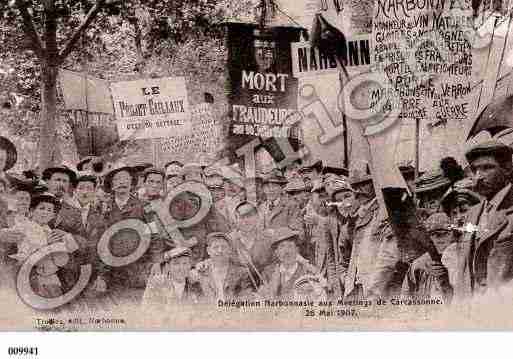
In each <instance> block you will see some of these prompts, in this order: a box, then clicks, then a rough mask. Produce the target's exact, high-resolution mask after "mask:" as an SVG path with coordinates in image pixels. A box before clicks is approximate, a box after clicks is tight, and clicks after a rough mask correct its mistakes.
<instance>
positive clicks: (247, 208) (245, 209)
mask: <svg viewBox="0 0 513 359" xmlns="http://www.w3.org/2000/svg"><path fill="white" fill-rule="evenodd" d="M234 212H235V213H237V214H238V215H239V216H240V215H242V216H245V215H247V214H248V213H251V212H256V213H258V207H257V206H256V205H255V204H253V203H251V202H249V201H241V202H240V203H239V204H237V205H236V206H235V209H234Z"/></svg>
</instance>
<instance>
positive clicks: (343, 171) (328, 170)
mask: <svg viewBox="0 0 513 359" xmlns="http://www.w3.org/2000/svg"><path fill="white" fill-rule="evenodd" d="M322 174H323V175H328V174H334V175H337V176H345V177H347V176H349V171H348V170H347V168H343V167H332V166H325V167H323V168H322Z"/></svg>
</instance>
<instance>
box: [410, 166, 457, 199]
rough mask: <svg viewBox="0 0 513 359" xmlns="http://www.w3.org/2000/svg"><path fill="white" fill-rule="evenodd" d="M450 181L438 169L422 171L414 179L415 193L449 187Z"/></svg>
mask: <svg viewBox="0 0 513 359" xmlns="http://www.w3.org/2000/svg"><path fill="white" fill-rule="evenodd" d="M450 185H451V181H450V180H449V179H448V178H447V177H445V176H444V175H443V173H442V171H441V170H440V169H435V170H431V171H428V172H426V173H424V174H423V175H422V176H420V177H419V178H418V179H417V180H416V181H415V193H423V192H428V191H433V190H435V189H443V188H444V187H449V186H450Z"/></svg>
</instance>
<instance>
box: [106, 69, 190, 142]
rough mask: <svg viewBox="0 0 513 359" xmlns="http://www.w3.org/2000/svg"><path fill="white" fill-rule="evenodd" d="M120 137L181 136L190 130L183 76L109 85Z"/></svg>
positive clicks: (124, 138)
mask: <svg viewBox="0 0 513 359" xmlns="http://www.w3.org/2000/svg"><path fill="white" fill-rule="evenodd" d="M111 91H112V98H113V102H114V109H115V113H116V124H117V127H118V131H119V136H120V139H121V140H126V139H128V138H132V139H145V138H163V137H172V136H180V135H182V134H185V133H187V132H189V131H190V130H191V123H190V110H189V101H188V97H187V89H186V86H185V78H183V77H168V78H159V79H144V80H136V81H122V82H115V83H113V84H111Z"/></svg>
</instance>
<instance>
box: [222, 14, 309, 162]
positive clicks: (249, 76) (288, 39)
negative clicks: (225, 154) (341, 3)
mask: <svg viewBox="0 0 513 359" xmlns="http://www.w3.org/2000/svg"><path fill="white" fill-rule="evenodd" d="M300 33H301V29H299V28H294V27H273V28H265V29H261V28H260V27H259V26H258V25H253V24H240V23H229V24H227V47H228V66H227V68H228V76H229V81H228V100H229V106H230V111H229V121H230V129H229V139H228V143H229V145H230V147H232V148H238V147H240V146H241V145H243V144H244V143H247V142H249V141H251V140H253V139H254V138H255V137H259V138H261V139H262V140H263V141H264V143H265V144H266V147H267V148H268V150H269V152H271V155H272V156H273V157H275V158H279V157H281V155H280V153H279V152H280V151H279V149H278V148H277V146H276V145H275V141H274V139H275V138H291V139H292V141H291V143H292V144H293V145H294V141H295V142H297V139H294V137H296V136H294V135H293V133H294V131H293V130H292V129H291V128H290V127H288V126H286V125H285V123H286V119H287V117H288V116H290V115H291V114H293V113H294V112H295V111H297V92H298V81H297V79H295V78H294V77H293V75H292V59H291V43H293V42H297V41H300Z"/></svg>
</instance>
